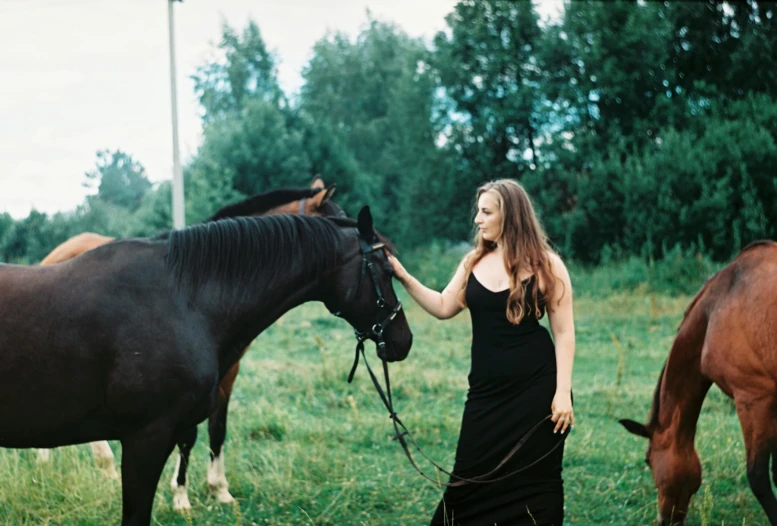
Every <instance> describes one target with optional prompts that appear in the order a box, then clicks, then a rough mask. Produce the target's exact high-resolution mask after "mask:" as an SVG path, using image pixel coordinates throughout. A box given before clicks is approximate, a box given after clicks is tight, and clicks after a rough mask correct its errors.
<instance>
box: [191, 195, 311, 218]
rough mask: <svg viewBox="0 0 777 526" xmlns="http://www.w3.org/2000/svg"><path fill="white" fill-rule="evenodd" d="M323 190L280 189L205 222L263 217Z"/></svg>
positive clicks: (218, 213) (226, 210)
mask: <svg viewBox="0 0 777 526" xmlns="http://www.w3.org/2000/svg"><path fill="white" fill-rule="evenodd" d="M321 191H323V188H279V189H277V190H270V191H268V192H263V193H261V194H256V195H253V196H251V197H248V198H246V199H243V200H242V201H238V202H237V203H233V204H231V205H227V206H225V207H224V208H221V209H220V210H218V211H217V212H216V213H215V214H213V215H212V216H210V217H209V218H208V219H206V220H205V222H206V223H208V222H211V221H218V220H219V219H226V218H229V217H241V216H253V215H261V214H264V213H265V212H267V211H269V210H272V209H273V208H276V207H279V206H281V205H285V204H286V203H291V202H292V201H299V200H300V199H307V198H310V197H313V196H314V195H316V194H317V193H319V192H321Z"/></svg>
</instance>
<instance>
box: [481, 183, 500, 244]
mask: <svg viewBox="0 0 777 526" xmlns="http://www.w3.org/2000/svg"><path fill="white" fill-rule="evenodd" d="M475 224H476V225H477V226H478V228H479V229H480V235H481V236H482V237H483V240H485V241H491V242H496V241H498V240H499V238H500V237H501V236H502V214H501V212H500V211H499V202H498V201H497V199H496V197H495V196H494V194H493V193H491V192H483V193H482V194H480V198H479V199H478V213H477V215H476V216H475Z"/></svg>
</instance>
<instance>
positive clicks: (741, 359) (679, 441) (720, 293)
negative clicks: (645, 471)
mask: <svg viewBox="0 0 777 526" xmlns="http://www.w3.org/2000/svg"><path fill="white" fill-rule="evenodd" d="M713 382H714V383H715V384H717V385H718V387H720V388H721V390H722V391H723V392H724V393H726V394H727V395H728V396H730V397H732V398H733V399H734V403H735V405H736V409H737V415H738V416H739V422H740V424H741V425H742V433H743V435H744V440H745V450H746V454H747V480H748V482H749V483H750V488H751V489H752V491H753V494H754V495H755V496H756V498H757V499H758V502H759V503H760V504H761V506H762V507H763V509H764V511H765V512H766V515H767V517H768V518H769V522H770V523H771V524H772V525H777V499H775V497H774V493H773V491H772V487H771V483H770V480H769V459H770V458H772V457H773V455H775V453H777V243H774V242H772V241H759V242H756V243H752V244H751V245H748V246H747V247H746V248H745V249H744V250H742V252H740V254H739V255H738V256H737V257H736V258H735V259H734V260H733V261H732V262H731V263H729V264H728V265H727V266H726V267H725V268H723V269H722V270H721V271H720V272H718V273H717V274H715V275H714V276H713V277H712V278H710V279H709V280H708V281H707V283H706V284H705V285H704V287H702V289H701V290H700V291H699V293H698V294H697V295H696V297H695V298H694V299H693V301H692V302H691V304H690V306H689V307H688V309H687V310H686V312H685V317H684V319H683V321H682V323H681V324H680V329H679V330H678V332H677V336H676V337H675V340H674V343H673V344H672V349H671V350H670V351H669V357H668V359H667V361H666V363H665V364H664V368H663V370H662V371H661V375H660V376H659V380H658V386H657V387H656V391H655V395H654V397H653V405H652V408H651V410H650V414H649V416H648V423H647V424H645V425H643V424H640V423H637V422H634V421H633V420H621V423H622V424H623V425H624V426H625V427H626V429H628V430H629V431H630V432H632V433H634V434H636V435H639V436H642V437H646V438H648V439H649V440H650V443H649V446H648V450H647V455H646V461H647V463H648V465H649V466H650V468H651V470H652V472H653V479H654V481H655V484H656V488H657V489H658V521H659V523H660V524H661V525H662V526H664V525H666V526H668V525H682V524H684V522H685V519H686V515H687V512H688V506H689V504H690V500H691V497H692V496H693V494H694V493H696V491H698V489H699V486H700V485H701V464H700V463H699V457H698V455H697V454H696V450H695V449H694V438H695V436H696V422H697V420H698V418H699V412H700V411H701V406H702V402H703V401H704V398H705V396H706V395H707V391H708V389H709V388H710V386H711V385H712V383H713ZM772 462H773V464H772V471H771V474H772V476H773V477H774V479H775V482H776V483H777V456H775V457H774V458H772Z"/></svg>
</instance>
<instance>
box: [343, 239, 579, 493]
mask: <svg viewBox="0 0 777 526" xmlns="http://www.w3.org/2000/svg"><path fill="white" fill-rule="evenodd" d="M357 236H358V238H359V246H360V249H361V253H362V266H361V273H360V274H359V281H358V282H357V284H356V290H355V292H354V294H358V293H359V288H360V286H361V282H362V281H363V279H364V275H365V274H366V273H367V270H369V271H370V276H371V277H372V284H373V286H374V288H375V295H376V296H377V298H378V299H377V305H378V308H379V309H385V308H387V307H390V306H389V304H388V303H387V302H386V299H385V296H384V295H383V290H382V289H381V287H380V281H379V280H378V274H377V270H376V269H375V267H374V264H373V263H372V261H371V260H370V257H369V255H370V254H371V253H372V252H375V251H377V250H382V249H383V248H384V247H385V243H375V244H370V243H368V242H366V241H365V240H364V238H363V237H362V236H361V233H359V231H358V229H357ZM390 308H391V311H390V313H389V314H388V316H386V317H385V318H384V319H383V321H380V322H376V323H375V324H374V325H373V326H372V328H370V329H369V330H367V331H363V332H362V331H359V330H358V329H354V334H355V336H356V353H355V356H354V360H353V366H352V367H351V372H350V373H349V374H348V383H351V382H352V381H353V377H354V374H355V373H356V369H357V367H358V366H359V355H361V356H362V358H363V359H364V365H365V366H366V367H367V372H368V373H369V375H370V379H371V380H372V383H373V385H374V386H375V390H376V391H377V392H378V395H379V396H380V399H381V400H382V401H383V405H384V406H385V407H386V409H387V410H388V412H389V418H391V422H392V424H393V426H394V436H393V437H392V440H397V441H398V442H399V443H400V444H401V445H402V449H403V450H404V452H405V456H407V458H408V460H409V461H410V464H411V465H412V466H413V467H414V468H415V470H416V471H417V472H418V473H420V474H421V476H422V477H424V478H426V479H428V480H430V481H432V482H434V483H435V484H438V485H440V486H449V487H456V486H463V485H465V484H489V483H492V482H498V481H500V480H504V479H506V478H508V477H511V476H513V475H515V474H517V473H520V472H522V471H525V470H527V469H529V468H530V467H532V466H534V465H535V464H537V463H538V462H540V461H542V460H544V459H545V458H547V457H548V456H550V454H551V453H553V452H554V451H555V450H556V449H558V447H559V446H561V444H563V443H564V440H565V439H566V434H562V435H561V437H560V440H558V441H557V442H556V444H555V445H554V446H553V447H552V448H551V449H550V450H549V451H548V452H547V453H545V454H544V455H542V456H541V457H539V458H538V459H536V460H535V461H533V462H531V463H530V464H528V465H526V466H523V467H521V468H520V469H517V470H515V471H511V472H510V473H508V474H507V475H503V476H501V477H497V478H490V477H491V476H492V475H493V474H494V473H496V472H497V471H499V470H500V469H501V468H502V466H504V465H505V464H506V463H507V461H508V460H510V459H511V458H512V457H513V455H515V453H516V452H517V451H518V450H519V449H521V447H523V445H524V444H525V443H526V442H527V441H528V440H529V438H531V436H532V435H534V433H535V432H536V431H537V430H538V429H540V427H541V426H542V424H544V423H545V421H546V420H548V419H550V418H551V416H552V415H548V416H546V417H545V418H543V419H542V420H540V421H539V422H537V424H535V425H534V427H532V428H531V429H530V430H529V431H528V432H527V433H526V434H525V435H524V436H523V437H521V439H520V440H519V441H518V443H517V444H515V446H513V448H512V449H511V450H510V452H509V453H507V455H506V456H505V457H504V458H503V459H502V461H501V462H499V464H498V465H497V466H496V467H495V468H494V469H492V470H491V471H489V472H488V473H485V474H483V475H479V476H476V477H472V478H465V477H461V476H459V475H456V474H454V473H451V472H450V471H447V470H445V469H444V468H443V467H442V466H440V465H439V464H437V463H436V462H435V461H434V460H432V459H431V458H429V457H428V456H427V455H426V453H424V452H423V450H422V449H421V446H419V445H418V442H416V440H415V438H413V435H412V434H410V431H409V430H408V429H407V427H406V426H405V424H403V423H402V421H401V420H400V419H399V415H397V413H396V411H395V410H394V402H393V400H392V397H391V381H390V380H389V371H388V362H387V361H386V358H385V356H386V342H385V340H384V339H383V331H385V330H386V327H388V325H389V324H390V323H391V322H392V321H393V320H394V318H395V317H396V316H397V314H399V311H401V310H402V302H401V301H399V300H397V304H396V305H395V306H393V307H390ZM330 312H331V311H330ZM332 314H333V315H335V316H338V317H342V314H341V312H339V311H338V312H332ZM366 340H373V341H374V342H375V345H376V346H377V348H378V350H379V351H381V352H379V353H378V356H380V357H381V361H382V362H383V378H384V382H385V384H386V390H385V391H384V390H383V388H382V387H381V385H380V382H379V381H378V379H377V377H376V376H375V373H373V372H372V368H371V367H370V364H369V362H368V361H367V356H366V355H365V354H364V342H365V341H366ZM408 441H410V442H411V443H412V445H413V447H415V449H416V451H418V453H420V454H421V456H423V457H424V458H425V459H426V460H428V461H429V462H430V463H431V464H432V465H433V466H434V467H435V468H437V470H439V471H441V472H442V473H445V474H446V475H448V476H450V477H451V479H456V481H455V482H440V481H439V480H438V479H434V478H432V477H430V476H429V475H427V474H426V473H424V472H423V470H421V468H419V467H418V464H416V462H415V459H414V458H413V455H412V454H411V453H410V449H409V447H408Z"/></svg>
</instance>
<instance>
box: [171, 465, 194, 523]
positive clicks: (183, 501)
mask: <svg viewBox="0 0 777 526" xmlns="http://www.w3.org/2000/svg"><path fill="white" fill-rule="evenodd" d="M180 470H181V455H180V454H179V455H178V460H176V462H175V469H174V470H173V479H172V480H171V481H170V487H171V488H173V509H174V510H175V511H186V510H190V509H192V505H191V503H190V502H189V494H188V493H187V491H186V485H185V484H184V485H183V486H179V485H178V472H179V471H180Z"/></svg>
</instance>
